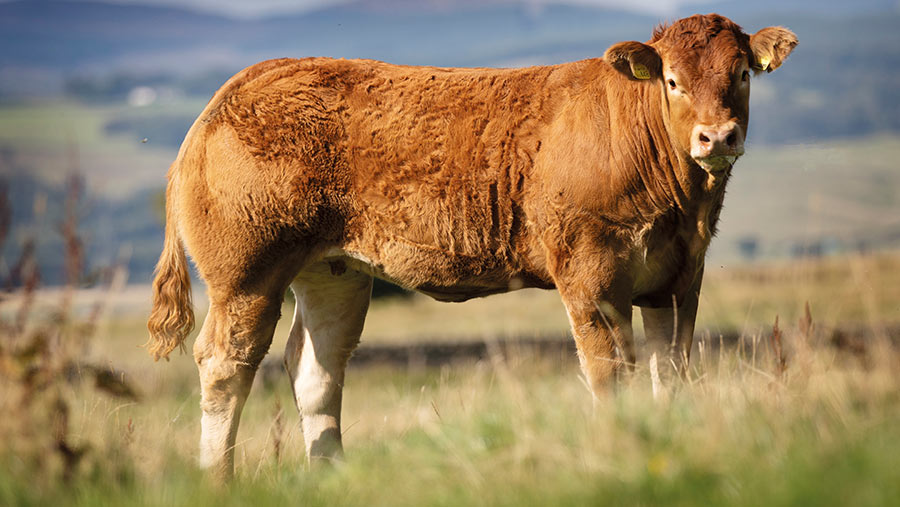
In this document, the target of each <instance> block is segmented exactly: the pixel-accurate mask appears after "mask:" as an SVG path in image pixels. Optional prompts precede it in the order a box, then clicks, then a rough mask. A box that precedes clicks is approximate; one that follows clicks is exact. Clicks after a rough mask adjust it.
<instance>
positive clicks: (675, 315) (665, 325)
mask: <svg viewBox="0 0 900 507" xmlns="http://www.w3.org/2000/svg"><path fill="white" fill-rule="evenodd" d="M702 281H703V268H702V267H701V268H700V269H699V271H698V272H697V276H696V278H695V279H694V282H693V283H692V285H691V287H690V289H688V291H687V293H686V294H685V295H684V297H683V298H682V299H681V301H678V300H676V299H675V298H674V297H673V299H672V305H671V306H669V307H661V308H641V318H642V320H643V322H644V335H645V336H646V337H647V346H648V348H649V350H650V353H653V352H663V351H667V352H668V356H669V359H670V361H671V363H672V364H673V365H674V366H675V369H676V371H677V372H678V373H680V374H681V375H685V374H686V373H687V367H688V363H689V361H690V358H691V346H692V344H693V342H694V323H695V321H696V319H697V304H698V303H699V300H700V284H701V283H702Z"/></svg>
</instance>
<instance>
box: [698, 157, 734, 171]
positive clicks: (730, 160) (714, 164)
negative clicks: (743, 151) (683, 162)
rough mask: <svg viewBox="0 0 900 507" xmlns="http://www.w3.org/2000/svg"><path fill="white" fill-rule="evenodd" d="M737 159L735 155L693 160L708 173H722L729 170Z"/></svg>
mask: <svg viewBox="0 0 900 507" xmlns="http://www.w3.org/2000/svg"><path fill="white" fill-rule="evenodd" d="M737 158H738V157H737V155H720V156H716V157H704V158H695V159H694V161H695V162H697V164H698V165H699V166H700V167H702V168H703V170H704V171H706V172H708V173H722V172H725V171H728V170H730V169H731V167H732V166H733V165H734V162H735V161H736V160H737Z"/></svg>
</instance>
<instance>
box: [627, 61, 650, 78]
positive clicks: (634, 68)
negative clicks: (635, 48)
mask: <svg viewBox="0 0 900 507" xmlns="http://www.w3.org/2000/svg"><path fill="white" fill-rule="evenodd" d="M631 73H632V74H634V77H636V78H638V79H650V71H649V70H647V67H646V66H644V65H643V64H640V63H632V64H631Z"/></svg>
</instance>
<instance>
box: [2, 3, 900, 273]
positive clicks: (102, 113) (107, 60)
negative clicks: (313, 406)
mask: <svg viewBox="0 0 900 507" xmlns="http://www.w3.org/2000/svg"><path fill="white" fill-rule="evenodd" d="M699 7H702V9H703V11H704V12H708V11H717V12H720V13H722V14H725V15H728V16H731V17H732V18H733V19H734V20H735V21H737V22H738V23H740V24H741V25H742V26H743V27H744V28H745V30H747V31H748V32H753V31H755V30H757V29H759V28H762V27H764V26H769V25H774V24H778V25H784V26H788V27H790V28H791V29H792V30H794V31H795V32H796V33H797V34H798V36H799V38H800V41H801V43H800V46H799V47H798V48H797V50H796V51H795V52H794V54H793V55H792V56H791V59H790V60H789V62H788V64H787V65H786V66H784V67H783V68H782V69H779V70H778V72H777V73H776V74H775V75H773V76H763V77H760V78H758V79H755V80H754V82H753V96H752V99H751V107H752V111H751V126H750V134H749V139H748V156H747V157H746V159H745V160H742V161H741V163H740V164H739V165H738V167H737V170H736V177H735V180H734V183H733V184H732V186H731V187H730V193H731V195H730V196H729V199H728V201H727V202H726V212H725V216H724V217H723V220H724V223H723V227H722V234H720V239H719V241H718V243H714V248H715V250H714V251H713V254H714V255H717V256H720V257H721V258H723V259H728V258H731V259H733V258H737V257H740V256H744V257H747V258H751V257H756V256H773V255H792V254H804V253H822V252H826V253H827V251H829V250H833V249H847V248H873V247H874V248H878V247H881V246H884V245H888V246H890V245H896V244H898V243H900V238H898V236H900V234H897V230H898V229H897V227H898V226H900V225H898V224H896V223H894V222H895V221H893V220H892V219H890V217H891V216H900V202H896V201H897V198H896V197H895V196H896V195H898V192H897V191H896V189H897V188H898V186H900V178H898V177H897V176H895V173H896V172H897V171H895V168H896V162H895V161H896V160H897V159H898V157H900V142H898V139H900V65H898V64H900V11H898V8H897V5H896V2H891V1H883V0H865V1H861V2H854V3H853V4H852V6H850V5H849V4H844V3H839V2H813V1H811V0H804V1H801V2H791V3H788V2H776V1H772V0H765V1H762V2H723V3H721V4H703V5H701V6H699ZM691 13H693V12H679V13H678V14H677V15H675V16H671V17H669V19H674V18H677V17H680V16H681V15H687V14H691ZM660 21H665V19H663V18H661V17H659V16H653V15H647V14H639V13H633V12H626V11H623V10H610V9H601V8H595V7H589V6H585V5H579V6H573V5H563V4H543V3H535V2H512V1H509V2H483V3H481V2H462V3H459V4H452V3H446V2H443V3H441V2H425V3H423V4H417V3H414V2H404V1H392V2H373V1H369V2H357V3H348V4H340V5H337V6H333V7H326V8H321V9H318V10H314V11H308V12H288V13H284V14H280V15H277V16H270V17H263V18H255V19H254V18H232V17H227V16H224V15H217V14H211V13H201V12H193V11H188V10H184V9H179V8H172V7H158V6H149V5H138V4H128V5H124V4H115V5H114V4H103V3H93V2H70V1H63V2H60V1H24V2H8V3H0V47H2V48H3V51H0V175H3V176H4V178H5V179H6V181H7V184H8V185H9V187H10V188H11V189H12V196H13V199H12V203H11V205H12V211H13V234H14V237H13V239H14V241H11V242H7V245H6V246H5V247H4V250H3V252H2V253H3V261H4V262H3V263H0V270H2V269H8V267H9V266H10V265H12V264H14V262H15V259H16V258H17V256H18V250H17V248H18V246H17V245H19V244H21V243H19V242H18V241H16V239H19V240H20V239H21V238H23V237H25V236H26V235H28V234H37V235H39V236H40V238H41V243H42V245H43V246H41V245H39V255H41V252H44V251H52V250H53V249H54V248H55V246H54V245H57V244H58V239H57V238H56V235H55V232H54V228H55V223H56V222H58V221H59V220H60V218H59V217H58V215H54V213H56V212H57V211H58V209H59V206H56V207H55V208H54V206H53V205H52V203H53V202H56V200H57V196H58V195H60V193H61V192H62V189H61V188H60V184H61V182H62V181H63V177H64V175H65V174H66V173H67V172H68V171H71V170H73V169H77V170H80V171H81V172H83V173H84V174H85V176H86V179H87V184H88V186H87V188H88V190H87V192H88V195H87V198H86V200H85V202H84V205H83V208H84V209H83V210H82V211H83V216H82V217H81V218H82V223H83V224H84V227H85V229H86V230H87V231H88V235H89V238H88V239H89V241H88V242H87V243H88V246H89V248H90V255H89V259H90V260H91V261H92V262H94V263H99V262H109V260H110V259H111V258H112V257H114V256H115V255H117V252H118V251H119V249H120V248H121V247H122V245H123V244H128V245H131V246H132V247H133V252H134V254H133V256H132V260H131V266H130V267H131V271H132V275H133V276H132V280H133V281H138V282H145V281H147V280H148V278H149V273H150V271H151V269H152V265H153V260H154V258H155V256H156V255H157V254H158V248H159V245H161V224H160V219H159V216H160V214H159V210H158V208H159V199H158V198H157V197H155V196H158V192H159V191H160V189H161V188H162V187H163V185H164V176H165V170H166V168H167V167H168V164H169V163H170V162H171V160H172V159H173V158H174V155H175V152H176V150H177V147H178V145H179V143H180V141H181V139H182V137H183V135H184V133H185V132H186V131H187V129H188V127H189V126H190V123H191V122H192V121H193V119H194V118H195V117H196V115H197V114H198V113H199V111H200V110H201V109H202V107H203V104H204V102H205V100H206V99H208V98H209V96H210V95H211V94H212V93H213V92H214V91H215V89H216V88H218V87H219V86H220V85H221V84H222V83H223V82H224V81H225V80H226V79H227V78H228V77H229V76H230V75H232V74H233V73H234V72H236V71H237V70H239V69H241V68H243V67H245V66H247V65H250V64H252V63H255V62H257V61H260V60H263V59H267V58H275V57H283V56H295V57H302V56H312V55H321V56H333V57H346V58H357V57H358V58H374V59H379V60H385V61H390V62H393V63H402V64H429V65H442V66H522V65H537V64H552V63H559V62H564V61H572V60H578V59H582V58H590V57H597V56H601V55H602V53H603V51H604V50H605V49H606V48H607V47H608V46H609V45H610V44H612V43H614V42H617V41H620V40H631V39H637V40H646V39H647V38H649V36H650V32H651V30H652V28H653V26H654V25H656V24H657V23H658V22H660ZM817 157H818V158H817ZM857 157H861V158H857ZM848 178H850V179H852V180H853V184H852V185H851V186H852V188H854V189H855V190H854V191H853V192H852V193H851V194H849V195H850V197H846V196H847V195H848V194H847V192H845V189H846V187H847V182H846V180H847V179H848ZM784 181H790V182H791V185H790V186H786V185H784V184H783V182H784ZM734 194H738V195H739V196H740V197H739V198H736V196H735V195H734ZM40 195H45V196H48V197H49V198H48V201H49V202H50V203H51V206H49V207H48V209H47V211H46V214H45V215H43V218H41V217H37V218H39V219H40V220H38V222H41V221H42V223H37V224H36V223H35V221H34V220H35V218H36V217H34V216H33V215H34V213H33V209H34V204H33V203H34V199H35V196H40ZM811 196H814V197H811ZM835 199H838V200H839V202H840V203H841V205H840V206H837V207H829V206H823V205H822V204H821V203H822V202H826V203H827V202H833V201H834V200H835ZM761 202H766V203H767V205H766V206H763V207H761V206H760V203H761ZM769 203H770V204H769ZM798 207H799V208H802V209H799V211H798ZM825 208H827V211H828V213H830V214H828V215H827V216H828V217H830V218H822V215H821V213H820V212H821V211H822V209H825ZM817 210H818V211H817ZM835 215H837V216H836V217H835ZM885 217H887V218H885ZM761 218H765V219H766V220H768V222H765V223H763V222H761V220H760V219H761ZM45 257H46V259H45V260H46V265H44V264H42V266H43V269H44V271H45V276H44V279H45V282H48V283H52V282H53V281H56V280H58V277H59V273H61V266H55V265H54V264H53V262H52V261H51V260H50V257H51V256H50V255H46V256H45ZM4 266H5V267H4Z"/></svg>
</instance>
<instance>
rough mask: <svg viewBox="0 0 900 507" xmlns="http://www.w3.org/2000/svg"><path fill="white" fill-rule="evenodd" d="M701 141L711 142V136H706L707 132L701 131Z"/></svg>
mask: <svg viewBox="0 0 900 507" xmlns="http://www.w3.org/2000/svg"><path fill="white" fill-rule="evenodd" d="M700 142H701V143H708V142H709V138H708V137H706V134H703V133H700Z"/></svg>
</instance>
